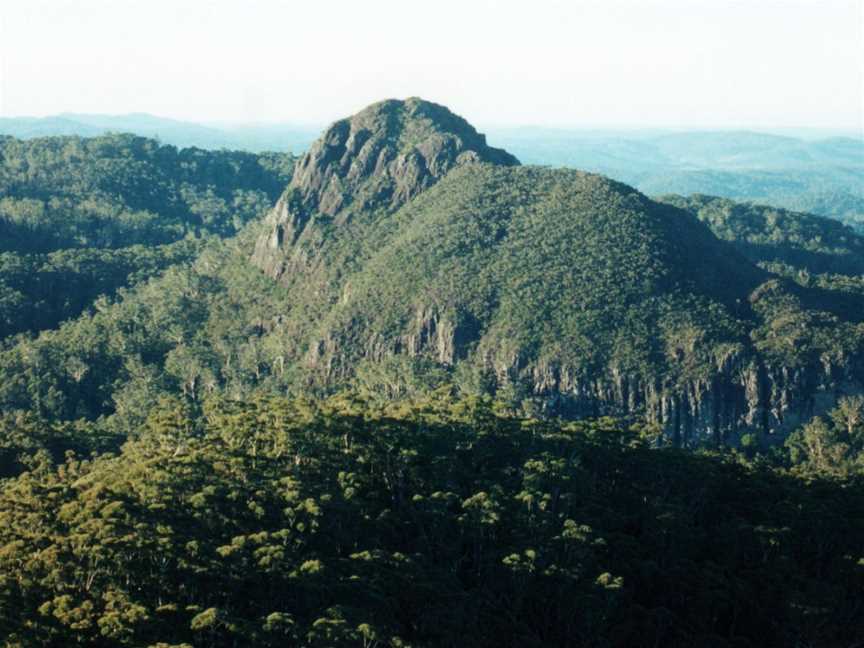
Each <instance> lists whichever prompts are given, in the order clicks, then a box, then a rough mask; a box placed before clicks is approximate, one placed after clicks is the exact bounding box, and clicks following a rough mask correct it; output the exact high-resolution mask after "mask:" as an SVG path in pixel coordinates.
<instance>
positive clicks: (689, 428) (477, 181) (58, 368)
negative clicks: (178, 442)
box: [0, 99, 864, 445]
mask: <svg viewBox="0 0 864 648" xmlns="http://www.w3.org/2000/svg"><path fill="white" fill-rule="evenodd" d="M148 146H149V145H148ZM154 150H159V149H158V147H157V148H156V149H154ZM184 154H186V153H184ZM171 155H174V154H173V153H172V154H171ZM195 155H203V153H201V152H199V153H196V154H195ZM169 157H170V156H169ZM73 158H74V156H73ZM166 159H167V158H166ZM172 159H173V158H172ZM268 164H270V163H268ZM124 165H125V163H124ZM124 165H120V166H119V167H118V168H123V169H131V167H128V166H124ZM181 167H182V165H181ZM72 168H74V167H72ZM220 168H221V167H220ZM240 168H242V166H241V167H238V169H240ZM235 170H236V169H235ZM186 172H187V171H184V173H186ZM80 173H81V174H83V175H82V177H85V178H86V177H89V176H87V173H89V172H85V170H84V169H83V168H82V170H81V171H80ZM225 173H230V169H225ZM286 173H290V174H291V179H290V182H288V183H287V187H286V188H285V189H284V191H283V192H282V195H281V197H280V198H279V199H278V201H276V205H275V207H274V208H273V209H272V210H270V213H269V214H268V215H267V217H266V218H264V220H263V221H260V222H259V221H256V220H254V219H253V220H251V221H250V222H249V224H248V226H246V227H244V228H243V229H241V230H239V232H238V235H237V236H236V237H235V238H233V239H230V240H227V241H226V242H225V243H219V242H213V243H212V244H208V246H207V249H206V250H204V252H203V253H202V254H201V256H200V257H199V258H198V259H197V260H196V261H195V262H194V263H192V264H189V265H180V266H175V267H174V268H172V269H170V270H168V271H166V272H165V273H164V275H163V276H161V277H154V278H153V279H151V280H150V281H149V282H148V283H147V284H146V285H143V284H142V285H140V286H137V287H135V288H134V289H132V290H129V291H127V292H123V293H121V294H120V295H119V296H118V298H117V299H116V300H114V302H113V303H112V302H110V301H109V302H107V303H102V302H100V304H99V306H98V309H96V310H94V311H93V312H90V313H87V314H85V315H84V316H82V317H80V318H78V319H77V320H74V321H70V322H67V323H66V324H64V325H62V326H60V328H59V329H57V330H56V331H48V332H45V333H43V334H40V335H39V336H38V337H37V338H35V339H34V340H33V341H32V342H28V343H26V344H19V343H17V342H12V341H10V342H8V343H7V347H8V348H6V349H5V350H3V351H0V377H3V380H0V404H2V406H3V407H4V408H6V409H7V410H10V411H11V410H17V409H21V410H30V409H32V408H36V409H37V410H38V411H39V412H40V415H42V416H44V417H46V418H49V419H68V418H77V417H81V416H84V417H87V418H93V419H96V418H98V417H100V416H110V415H112V414H117V415H118V416H119V417H120V418H118V419H117V421H115V423H114V424H112V425H115V424H116V425H118V426H120V427H121V428H122V429H125V430H132V429H134V426H135V425H137V424H139V423H140V418H139V416H140V414H139V413H140V412H144V411H147V405H146V404H147V403H150V404H154V403H156V402H158V400H159V399H160V398H161V397H163V396H165V395H170V394H176V393H182V394H184V397H185V398H188V399H191V400H192V401H193V402H197V401H199V400H200V399H202V398H204V397H205V396H206V395H207V394H214V393H225V394H230V395H232V396H233V397H236V398H245V397H247V396H248V395H249V394H250V393H252V392H253V391H255V390H265V391H272V392H277V393H285V392H289V393H313V394H322V393H329V392H333V391H339V390H341V389H344V388H352V389H360V390H363V391H367V392H370V393H376V394H379V395H380V396H382V397H386V398H401V397H404V396H406V395H419V394H422V393H426V392H428V391H429V390H431V389H434V388H435V387H436V386H440V385H442V384H452V385H454V386H455V387H456V389H457V390H459V391H461V392H463V393H475V394H476V393H485V394H494V395H495V397H496V398H498V399H499V400H501V401H502V402H504V403H506V404H507V406H508V407H511V408H512V409H513V411H522V412H528V413H535V414H541V413H542V414H545V415H563V416H566V417H583V416H598V415H607V414H608V415H614V416H620V417H624V418H642V419H646V420H648V421H650V422H652V424H656V425H657V426H659V427H660V428H661V429H663V430H664V431H665V432H666V434H667V437H668V438H669V439H670V440H673V441H674V442H676V443H678V444H681V445H698V444H702V443H705V442H710V443H714V444H718V443H719V444H733V445H734V444H736V443H738V442H739V441H740V440H741V439H742V438H743V437H745V436H751V437H753V436H755V437H756V438H758V439H760V440H761V442H762V443H764V444H770V443H774V442H780V441H782V440H783V439H784V438H786V436H787V435H788V434H790V433H791V432H793V431H794V430H797V429H798V428H799V427H800V426H801V425H803V424H804V423H806V422H808V421H810V420H811V419H812V418H813V417H814V416H817V415H821V414H823V413H825V412H827V411H829V410H831V409H832V408H833V407H834V406H835V405H836V404H837V403H838V402H839V401H840V400H841V399H842V398H843V397H844V396H847V395H855V394H858V393H861V391H862V385H864V378H862V375H861V367H862V366H864V365H862V363H861V358H862V339H864V326H862V324H861V322H862V314H864V302H862V298H864V286H862V282H861V281H860V274H857V273H858V272H859V270H860V268H861V260H860V257H861V250H862V243H861V239H860V237H858V236H857V235H856V234H855V233H854V232H852V231H851V230H849V229H848V228H845V227H842V226H839V225H837V224H836V223H834V222H832V221H829V220H825V219H822V218H818V217H815V216H810V215H806V214H796V213H794V212H785V211H782V210H776V208H771V207H761V206H758V205H737V204H735V203H731V202H728V201H726V202H724V201H722V200H721V199H714V198H708V197H703V198H698V197H697V198H692V199H686V198H674V197H668V198H664V200H665V201H666V202H658V201H654V200H651V199H649V198H647V197H646V196H644V195H643V194H641V193H639V192H638V191H637V190H635V189H633V188H631V187H628V186H627V185H624V184H621V183H619V182H615V181H613V180H609V179H607V178H603V177H601V176H598V175H593V174H589V173H584V172H579V171H571V170H562V169H559V170H555V169H544V168H539V167H531V166H521V165H519V164H518V162H517V160H516V158H515V157H513V156H512V155H510V154H509V153H506V152H504V151H502V150H500V149H496V148H493V147H490V146H488V144H487V143H486V140H485V138H484V137H483V136H482V135H480V134H479V133H478V132H477V131H476V130H475V129H474V128H473V127H471V126H470V125H469V124H468V123H467V122H465V120H463V119H461V118H459V117H457V116H456V115H453V114H452V113H451V112H450V111H448V110H447V109H446V108H444V107H442V106H437V105H435V104H431V103H429V102H425V101H422V100H419V99H411V100H407V101H404V102H400V101H386V102H381V103H379V104H375V105H373V106H371V107H370V108H368V109H366V110H364V111H362V112H361V113H359V114H358V115H355V116H354V117H351V118H348V119H345V120H341V121H339V122H337V123H335V124H334V125H333V126H332V127H331V128H329V129H328V130H327V131H326V132H325V133H324V134H323V135H322V137H321V138H320V139H319V141H318V142H316V143H315V145H313V147H312V148H311V149H310V151H309V152H308V153H307V154H306V155H305V156H304V157H303V158H302V159H301V160H300V161H299V162H297V164H296V167H294V171H293V172H291V171H290V170H286ZM78 174H79V172H77V171H76V172H75V173H73V174H72V175H71V176H70V178H75V177H78ZM241 175H242V174H241ZM108 177H112V176H110V175H109V176H108ZM135 177H136V174H135V173H134V172H131V171H129V172H124V173H123V174H122V175H119V176H117V179H118V180H121V179H125V180H123V182H117V183H114V184H112V185H111V186H112V187H115V189H116V191H117V192H118V193H120V194H122V195H127V196H129V198H128V199H129V200H133V202H134V201H135V200H139V199H141V198H143V197H146V196H147V195H149V194H147V193H146V192H145V193H139V190H140V189H142V188H144V187H146V186H148V183H150V182H151V181H150V180H148V181H147V182H144V181H143V180H142V181H141V182H132V181H131V180H133V179H135ZM208 177H210V176H209V174H206V173H205V174H204V175H203V176H202V178H208ZM283 177H285V176H283ZM271 181H272V177H271V179H270V180H268V183H269V182H271ZM64 182H65V180H64ZM62 184H63V183H62V182H61V183H59V184H58V183H54V185H55V190H56V189H58V188H60V187H62ZM44 186H45V187H46V188H47V186H48V184H47V180H46V181H45V184H44ZM97 186H98V185H97ZM268 186H270V185H269V184H268ZM208 191H209V190H208ZM214 191H215V189H214ZM270 191H271V190H270V189H268V195H272V196H275V192H273V193H270ZM206 194H207V192H206V191H205V197H206ZM159 195H161V192H157V194H156V196H155V197H156V198H158V196H159ZM180 195H181V197H182V196H193V198H194V196H195V195H196V194H194V193H190V192H189V191H188V189H187V190H184V191H181V193H180ZM217 195H218V194H217ZM43 199H44V198H43ZM223 202H227V201H225V199H223ZM253 203H254V204H256V205H257V204H260V203H258V202H255V201H253ZM670 203H671V204H670ZM88 204H89V203H88ZM221 204H222V203H220V202H219V201H216V200H210V199H207V200H205V201H204V203H203V204H202V205H201V208H200V213H201V214H202V215H207V214H210V216H209V218H210V219H212V227H214V228H215V230H214V231H217V232H221V231H222V229H221V228H222V227H223V226H224V224H225V222H226V218H228V215H229V213H230V209H227V210H226V208H223V207H224V206H219V205H221ZM244 204H245V203H244ZM153 205H154V207H153V209H154V210H155V209H157V206H159V205H161V207H158V209H159V210H162V211H164V214H163V215H159V216H157V215H156V214H154V217H153V219H152V220H153V221H154V222H162V220H163V219H165V218H167V217H168V216H170V215H171V214H172V213H175V212H174V211H172V210H174V209H175V207H172V206H171V204H168V203H165V204H164V205H163V204H162V203H159V202H158V201H157V202H155V203H153ZM197 211H198V208H197V207H196V212H197ZM34 214H35V212H34ZM37 220H38V219H37ZM134 220H135V219H134V218H131V219H130V220H129V222H130V223H132V222H134ZM202 222H205V221H202ZM220 223H221V224H222V225H220ZM238 227H239V225H238ZM228 233H231V232H230V231H228ZM718 237H719V238H718ZM250 260H251V262H250ZM124 263H125V261H124ZM14 267H16V268H20V267H24V266H21V265H20V264H19V265H16V266H14ZM25 274H26V273H24V272H18V271H17V270H16V274H15V276H16V277H22V276H24V275H25ZM16 281H18V280H17V279H16ZM13 296H14V295H13ZM19 302H21V300H20V299H18V300H17V301H15V300H14V299H13V300H12V302H11V303H18V304H19V306H16V308H19V307H20V303H19ZM16 312H17V311H16ZM49 358H50V360H49ZM81 363H83V364H84V365H86V366H87V367H89V368H90V369H89V371H88V372H87V373H86V374H85V375H84V376H83V377H82V378H81V379H80V380H75V379H73V378H74V376H76V375H79V372H78V371H77V370H73V373H72V374H71V376H72V378H70V373H69V371H68V370H67V369H66V367H69V366H72V367H78V366H80V364H81ZM24 376H28V378H26V380H25V379H24V378H23V377H24ZM49 395H50V397H49Z"/></svg>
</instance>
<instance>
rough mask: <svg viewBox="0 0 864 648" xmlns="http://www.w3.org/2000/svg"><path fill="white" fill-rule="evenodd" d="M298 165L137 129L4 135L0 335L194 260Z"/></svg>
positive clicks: (42, 323) (262, 203) (35, 327)
mask: <svg viewBox="0 0 864 648" xmlns="http://www.w3.org/2000/svg"><path fill="white" fill-rule="evenodd" d="M292 165H293V159H292V158H291V157H290V156H284V155H283V156H280V155H275V154H266V155H261V156H256V155H250V154H246V153H236V152H208V151H201V150H195V149H185V150H182V151H177V150H176V149H175V148H173V147H170V146H160V145H159V144H158V143H157V142H154V141H152V140H147V139H143V138H140V137H134V136H131V135H111V136H105V137H98V138H93V139H81V138H77V137H68V138H49V139H36V140H31V141H28V142H22V141H19V140H15V139H12V138H2V139H0V338H5V337H7V336H9V335H11V334H14V333H19V332H25V331H32V332H37V331H40V330H44V329H53V328H55V327H56V326H57V325H58V324H59V323H60V322H62V321H64V320H67V319H71V318H73V317H76V316H77V315H78V314H79V313H81V312H82V311H83V310H84V309H85V308H86V307H88V306H89V305H90V304H91V303H93V301H94V300H95V299H96V298H97V297H98V296H99V295H107V296H110V295H113V294H114V293H115V292H116V291H117V290H118V289H119V288H124V287H129V286H132V285H135V284H137V283H139V282H141V281H143V280H145V279H148V278H150V277H153V276H156V275H158V274H159V273H161V272H162V271H163V270H165V269H166V268H168V267H170V266H172V265H175V264H179V263H188V262H190V261H191V260H192V259H194V258H195V256H197V254H198V252H200V251H201V250H202V249H203V247H204V245H205V240H206V239H207V238H209V237H213V236H230V235H232V234H234V233H235V232H237V231H238V230H239V229H240V228H242V227H243V226H244V225H245V223H247V222H248V221H249V220H251V219H253V218H255V217H258V216H260V215H261V214H262V213H263V212H264V211H266V210H267V209H268V208H269V206H270V205H271V204H272V202H273V200H275V197H276V196H277V195H278V193H279V192H280V191H281V189H282V187H283V186H284V184H285V182H286V181H287V179H288V177H289V176H290V171H291V167H292Z"/></svg>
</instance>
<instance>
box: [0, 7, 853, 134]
mask: <svg viewBox="0 0 864 648" xmlns="http://www.w3.org/2000/svg"><path fill="white" fill-rule="evenodd" d="M408 96H420V97H423V98H424V99H428V100H432V101H436V102H438V103H443V104H445V105H447V106H449V107H450V108H451V109H453V110H454V111H456V112H457V113H459V114H461V115H463V116H465V117H466V118H467V119H469V121H472V122H474V123H478V124H484V125H491V126H506V125H540V126H550V127H578V128H590V127H678V128H689V127H719V128H738V127H764V128H784V127H789V128H795V127H811V128H833V129H848V130H858V131H862V130H864V0H807V1H805V0H783V1H779V0H744V1H729V0H632V1H626V0H603V1H595V0H592V1H580V0H525V1H517V0H499V1H495V0H425V1H423V2H419V1H416V0H345V1H343V0H303V1H294V0H232V1H228V0H144V1H142V0H0V116H4V117H10V116H25V115H26V116H46V115H52V114H57V113H62V112H86V113H108V114H122V113H130V112H146V113H152V114H156V115H160V116H163V117H173V118H177V119H183V120H191V121H199V122H202V121H203V122H212V121H231V122H285V123H295V124H324V123H327V122H330V121H332V120H334V119H337V118H340V117H342V116H345V115H348V114H351V113H354V112H356V111H357V110H359V109H361V108H363V107H364V106H366V105H368V104H369V103H372V102H374V101H377V100H380V99H384V98H389V97H397V98H403V97H408Z"/></svg>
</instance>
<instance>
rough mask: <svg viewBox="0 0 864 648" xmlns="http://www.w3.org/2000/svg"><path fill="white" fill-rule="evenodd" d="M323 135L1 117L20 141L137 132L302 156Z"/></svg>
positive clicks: (117, 119) (277, 128)
mask: <svg viewBox="0 0 864 648" xmlns="http://www.w3.org/2000/svg"><path fill="white" fill-rule="evenodd" d="M319 132H320V128H319V127H307V126H296V125H290V124H237V125H230V126H229V125H203V124H198V123H194V122H186V121H179V120H176V119H167V118H165V117H156V116H154V115H148V114H146V113H131V114H128V115H89V114H78V113H63V114H61V115H57V116H53V117H38V118H37V117H7V118H0V134H2V135H11V136H13V137H18V138H20V139H33V138H35V137H50V136H55V135H78V136H80V137H95V136H97V135H104V134H106V133H133V134H135V135H141V136H143V137H151V138H155V139H158V140H159V141H161V142H162V143H164V144H173V145H174V146H177V147H181V148H186V147H192V146H195V147H198V148H203V149H222V148H224V149H235V150H241V151H251V152H255V153H258V152H261V151H278V152H292V153H300V152H303V151H304V150H306V149H307V148H308V147H309V145H310V144H311V143H312V142H313V141H314V140H315V138H316V137H317V136H318V133H319Z"/></svg>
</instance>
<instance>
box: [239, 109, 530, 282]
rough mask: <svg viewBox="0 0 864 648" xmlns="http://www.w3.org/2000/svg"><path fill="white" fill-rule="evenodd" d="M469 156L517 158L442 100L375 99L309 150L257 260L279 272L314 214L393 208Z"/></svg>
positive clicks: (495, 160) (270, 220)
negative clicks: (488, 141) (489, 141)
mask: <svg viewBox="0 0 864 648" xmlns="http://www.w3.org/2000/svg"><path fill="white" fill-rule="evenodd" d="M471 162H488V163H491V164H499V165H504V166H513V165H517V164H519V161H518V160H517V159H516V158H515V157H513V156H512V155H510V154H509V153H507V152H506V151H504V150H501V149H496V148H492V147H490V146H488V145H487V144H486V137H485V136H484V135H482V134H481V133H478V132H477V131H476V130H475V129H474V127H473V126H471V125H470V124H469V123H468V122H467V121H465V120H464V119H463V118H461V117H459V116H458V115H455V114H453V113H452V112H450V111H449V110H448V109H447V108H445V107H444V106H440V105H438V104H434V103H431V102H429V101H423V100H422V99H418V98H410V99H406V100H404V101H399V100H395V99H388V100H386V101H381V102H379V103H375V104H372V105H371V106H369V107H367V108H365V109H364V110H362V111H361V112H359V113H357V114H356V115H354V116H353V117H350V118H348V119H342V120H340V121H337V122H336V123H334V124H333V125H331V126H330V127H329V128H328V129H327V130H326V131H325V132H324V134H323V135H322V136H321V137H320V138H319V139H318V141H316V142H315V143H314V144H313V145H312V147H311V148H310V149H309V151H308V152H307V153H306V154H305V155H304V156H303V158H302V159H301V160H300V162H299V163H298V164H297V167H296V168H295V171H294V176H293V178H292V180H291V183H290V184H289V185H288V188H287V189H286V190H285V192H284V193H283V195H282V197H281V198H280V199H279V202H278V203H277V204H276V206H275V208H274V209H273V211H272V212H271V213H270V215H269V216H268V217H267V225H268V226H267V228H266V230H265V233H264V234H263V235H262V236H261V238H260V239H259V241H258V243H257V245H256V248H255V254H254V257H253V261H254V262H255V263H256V264H257V265H258V266H259V267H261V268H263V269H264V270H265V271H266V272H267V273H268V274H270V275H271V276H274V278H275V277H277V276H278V275H279V274H280V271H279V270H278V268H280V267H281V265H282V264H281V263H279V262H278V260H279V258H280V257H281V256H282V255H283V251H282V248H284V247H285V246H290V245H292V244H293V243H294V242H295V241H296V240H297V239H298V238H299V237H300V235H301V233H302V232H303V229H304V228H305V226H306V223H307V222H308V221H309V219H310V218H311V217H312V216H313V215H314V214H319V215H322V216H329V217H335V218H336V220H337V222H339V221H340V220H345V219H347V218H348V217H349V215H350V213H351V212H354V211H360V210H365V209H385V210H395V209H398V208H399V207H401V206H402V205H403V204H404V203H406V202H407V201H408V200H410V199H411V198H412V197H414V196H415V195H417V194H418V193H420V192H421V191H423V190H424V189H427V188H428V187H431V186H432V185H433V184H435V183H436V182H437V181H438V180H439V179H440V178H442V177H443V176H444V175H445V174H446V173H447V172H448V171H450V170H451V169H452V168H454V167H457V166H460V165H463V164H467V163H471Z"/></svg>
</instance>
